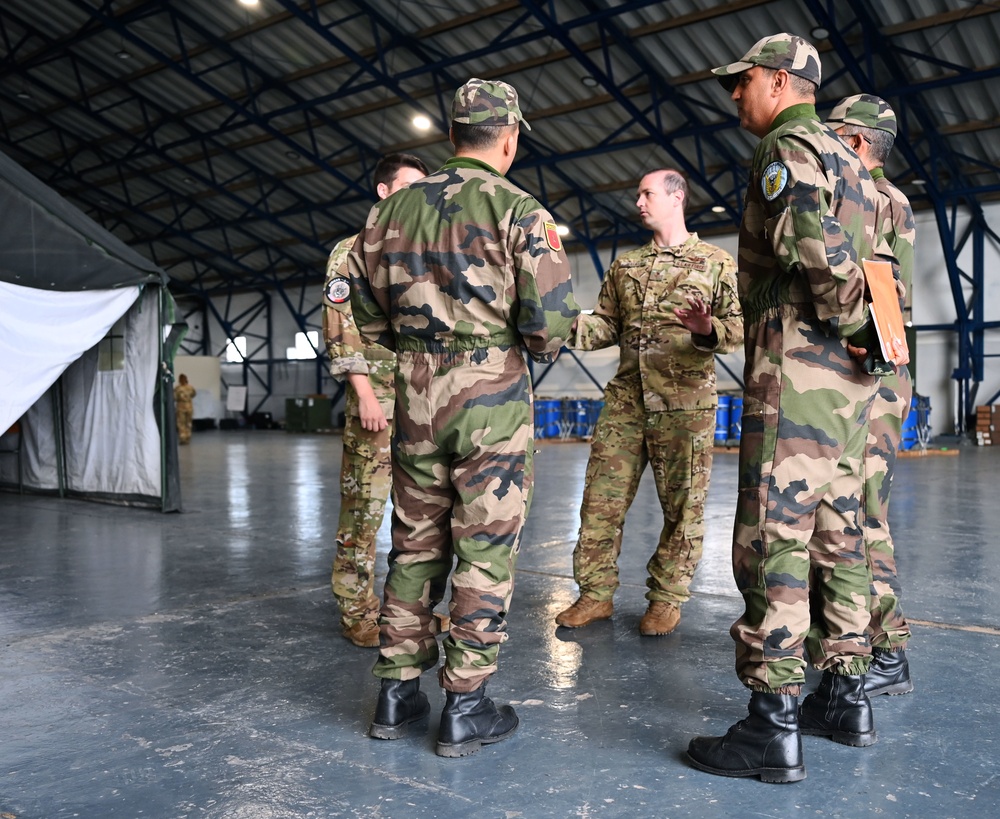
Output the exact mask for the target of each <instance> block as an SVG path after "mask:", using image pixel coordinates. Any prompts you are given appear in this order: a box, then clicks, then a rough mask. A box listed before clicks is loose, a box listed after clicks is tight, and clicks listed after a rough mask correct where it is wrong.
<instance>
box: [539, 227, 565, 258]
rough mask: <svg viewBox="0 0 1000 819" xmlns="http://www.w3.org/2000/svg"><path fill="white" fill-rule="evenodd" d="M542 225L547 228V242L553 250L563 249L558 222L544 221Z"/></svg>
mask: <svg viewBox="0 0 1000 819" xmlns="http://www.w3.org/2000/svg"><path fill="white" fill-rule="evenodd" d="M542 227H543V228H544V229H545V243H546V244H547V245H548V246H549V247H550V248H551V249H552V250H556V251H559V250H562V237H561V236H560V235H559V229H558V228H557V227H556V223H555V222H544V223H543V224H542Z"/></svg>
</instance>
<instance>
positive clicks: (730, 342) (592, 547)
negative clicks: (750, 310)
mask: <svg viewBox="0 0 1000 819" xmlns="http://www.w3.org/2000/svg"><path fill="white" fill-rule="evenodd" d="M686 203H687V184H686V182H685V181H684V177H683V176H681V175H680V174H679V173H678V172H677V171H673V170H658V171H652V172H650V173H647V174H646V175H644V176H643V178H642V181H641V182H640V184H639V198H638V201H637V203H636V204H637V207H638V208H639V213H640V215H641V216H642V220H643V224H644V225H645V226H646V227H648V228H652V230H653V240H652V241H651V242H650V243H649V244H648V245H646V246H644V247H642V248H640V249H638V250H633V251H630V252H628V253H626V254H624V255H623V256H621V257H619V258H618V259H616V260H615V261H614V263H613V264H612V265H611V270H610V271H608V273H607V275H606V276H605V277H604V283H603V284H602V286H601V292H600V295H599V296H598V299H597V308H596V310H595V311H594V313H593V314H592V315H586V314H584V315H581V316H580V318H579V319H577V324H576V328H575V332H574V337H573V343H572V346H573V347H576V348H577V349H581V350H598V349H602V348H604V347H609V346H611V345H612V344H618V345H620V347H621V363H620V366H619V368H618V373H617V374H616V375H615V377H614V378H613V379H612V380H611V381H610V382H609V383H608V385H607V387H606V389H605V393H604V409H603V410H602V411H601V415H600V418H599V419H598V421H597V427H596V429H595V431H594V441H593V444H592V445H591V449H590V460H589V462H588V464H587V481H586V485H585V486H584V490H583V504H582V505H581V507H580V539H579V541H578V542H577V545H576V549H575V550H574V552H573V576H574V577H575V579H576V582H577V583H578V584H579V586H580V598H579V599H578V600H577V601H576V602H575V603H574V604H573V605H572V606H570V607H569V608H568V609H566V610H565V611H563V612H561V613H560V614H559V616H557V617H556V622H557V623H558V624H559V625H561V626H567V627H570V628H578V627H580V626H586V625H588V624H589V623H592V622H594V621H595V620H603V619H606V618H608V617H610V616H611V614H612V610H613V609H612V596H613V595H614V593H615V590H616V589H617V588H618V566H617V559H618V555H619V553H620V552H621V542H622V526H623V525H624V523H625V513H626V512H627V511H628V509H629V506H631V504H632V501H633V500H634V499H635V493H636V490H637V489H638V488H639V480H640V478H641V477H642V473H643V471H644V470H645V468H646V464H647V463H652V465H653V477H654V478H655V480H656V491H657V494H658V495H659V498H660V506H661V507H662V508H663V529H662V531H661V532H660V540H659V543H658V544H657V547H656V551H655V552H654V554H653V556H652V557H651V558H650V560H649V563H648V564H647V566H646V568H647V570H648V571H649V578H648V579H647V581H646V584H647V585H648V586H649V591H648V592H647V593H646V598H647V599H648V600H649V601H650V603H649V606H648V610H647V611H646V614H645V616H644V617H643V618H642V621H641V622H640V624H639V632H640V633H641V634H644V635H656V634H669V633H670V632H671V631H673V630H674V629H675V628H676V627H677V623H678V622H679V621H680V605H681V603H683V602H684V601H685V600H687V599H688V598H689V597H690V592H689V591H688V586H689V585H690V583H691V578H692V576H693V575H694V571H695V569H696V568H697V566H698V560H699V559H700V558H701V546H702V536H703V534H704V528H705V525H704V507H705V495H706V494H707V492H708V481H709V476H710V474H711V471H712V445H713V442H714V432H715V409H716V402H717V396H716V392H715V353H717V352H729V351H731V350H733V349H735V347H736V346H737V344H738V343H739V341H740V339H741V338H742V336H743V321H742V319H741V316H740V309H739V302H738V300H737V296H736V263H735V262H734V261H733V258H732V257H731V256H730V255H729V254H728V253H726V252H725V251H723V250H721V249H719V248H717V247H715V246H714V245H710V244H708V243H706V242H702V241H701V240H700V239H699V238H698V235H697V234H695V233H688V230H687V226H686V224H685V221H684V206H685V205H686Z"/></svg>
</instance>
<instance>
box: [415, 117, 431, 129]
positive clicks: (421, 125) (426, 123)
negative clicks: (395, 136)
mask: <svg viewBox="0 0 1000 819" xmlns="http://www.w3.org/2000/svg"><path fill="white" fill-rule="evenodd" d="M412 122H413V127H414V128H416V129H417V130H418V131H427V130H429V129H430V127H431V118H430V117H428V116H424V115H423V114H417V115H416V116H415V117H414V118H413V120H412Z"/></svg>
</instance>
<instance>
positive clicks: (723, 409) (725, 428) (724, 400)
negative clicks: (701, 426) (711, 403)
mask: <svg viewBox="0 0 1000 819" xmlns="http://www.w3.org/2000/svg"><path fill="white" fill-rule="evenodd" d="M731 405H732V400H731V396H729V395H720V396H719V408H718V409H717V410H716V411H715V442H716V443H717V444H724V443H725V442H726V441H728V440H729V411H730V406H731Z"/></svg>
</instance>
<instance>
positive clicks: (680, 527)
mask: <svg viewBox="0 0 1000 819" xmlns="http://www.w3.org/2000/svg"><path fill="white" fill-rule="evenodd" d="M634 392H635V391H632V390H617V389H616V388H615V385H610V386H609V388H608V389H607V390H606V392H605V403H604V408H603V410H602V411H601V415H600V417H599V418H598V420H597V426H596V427H595V429H594V440H593V443H592V444H591V447H590V459H589V460H588V462H587V478H586V483H585V485H584V490H583V502H582V504H581V506H580V537H579V540H578V541H577V544H576V548H575V549H574V550H573V576H574V578H575V579H576V582H577V583H578V584H579V586H580V593H581V594H586V595H587V596H589V597H593V598H594V599H597V600H610V599H611V598H612V596H613V595H614V593H615V590H616V589H617V588H618V584H619V581H618V556H619V554H621V547H622V535H623V526H624V524H625V514H626V513H627V512H628V510H629V507H630V506H631V505H632V501H633V500H635V495H636V492H637V490H638V488H639V480H640V479H641V477H642V473H643V472H644V471H645V469H646V464H647V463H650V464H652V467H653V478H654V479H655V481H656V492H657V495H658V497H659V499H660V506H661V508H662V509H663V528H662V530H661V531H660V538H659V541H658V542H657V546H656V551H655V552H654V553H653V556H652V557H651V558H650V559H649V562H648V563H647V564H646V570H647V571H648V573H649V577H648V578H647V580H646V585H647V586H648V587H649V591H648V592H647V593H646V598H647V599H648V600H658V601H662V602H668V603H677V604H679V603H683V602H684V601H685V600H687V599H688V598H689V597H690V592H689V591H688V587H689V586H690V585H691V578H692V577H693V576H694V572H695V569H696V568H697V567H698V561H699V560H700V559H701V552H702V540H703V536H704V531H705V520H704V512H705V496H706V495H707V493H708V482H709V477H710V475H711V472H712V445H713V437H714V431H715V411H714V410H711V409H702V410H674V411H665V412H646V411H645V410H644V409H643V406H642V398H641V394H634Z"/></svg>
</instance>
